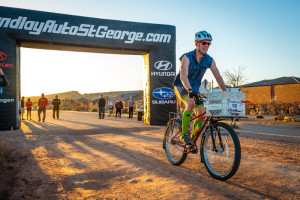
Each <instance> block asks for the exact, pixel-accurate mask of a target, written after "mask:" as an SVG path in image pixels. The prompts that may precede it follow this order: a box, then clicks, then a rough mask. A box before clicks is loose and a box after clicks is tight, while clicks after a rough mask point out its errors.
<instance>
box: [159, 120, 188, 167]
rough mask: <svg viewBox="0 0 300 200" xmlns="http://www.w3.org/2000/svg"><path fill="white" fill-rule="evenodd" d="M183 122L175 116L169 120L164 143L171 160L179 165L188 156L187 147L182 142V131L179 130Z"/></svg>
mask: <svg viewBox="0 0 300 200" xmlns="http://www.w3.org/2000/svg"><path fill="white" fill-rule="evenodd" d="M181 124H182V121H181V119H179V118H173V119H171V120H170V121H169V123H168V125H167V127H166V131H165V137H164V144H163V147H164V149H165V151H166V155H167V158H168V160H169V162H170V163H172V164H173V165H177V166H178V165H180V164H182V163H183V162H184V161H185V159H186V157H187V154H186V153H185V148H184V147H183V144H182V143H181V142H180V135H181V131H179V130H180V127H181Z"/></svg>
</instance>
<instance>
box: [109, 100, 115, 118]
mask: <svg viewBox="0 0 300 200" xmlns="http://www.w3.org/2000/svg"><path fill="white" fill-rule="evenodd" d="M108 110H109V113H108V116H111V115H113V114H114V101H113V100H112V99H110V100H109V101H108Z"/></svg>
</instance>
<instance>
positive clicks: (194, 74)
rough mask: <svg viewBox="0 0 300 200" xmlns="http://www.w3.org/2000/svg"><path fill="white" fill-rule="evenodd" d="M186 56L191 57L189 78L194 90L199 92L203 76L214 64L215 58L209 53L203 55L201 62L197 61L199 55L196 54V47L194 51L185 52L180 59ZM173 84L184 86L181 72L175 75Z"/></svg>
mask: <svg viewBox="0 0 300 200" xmlns="http://www.w3.org/2000/svg"><path fill="white" fill-rule="evenodd" d="M184 56H186V57H187V58H188V59H189V62H190V64H189V74H188V79H189V82H190V85H191V87H192V89H193V91H195V92H198V91H199V88H200V85H201V81H202V78H203V76H204V74H205V72H206V70H207V69H208V68H210V66H211V65H212V61H213V58H212V57H210V56H209V55H208V54H206V55H205V56H203V57H202V58H201V60H200V62H199V63H198V62H197V56H196V49H195V50H193V51H190V52H188V53H185V54H183V55H182V56H181V57H180V58H179V59H180V61H181V60H182V58H183V57H184ZM173 86H183V84H182V82H181V79H180V72H179V73H178V74H177V76H176V77H175V80H174V82H173Z"/></svg>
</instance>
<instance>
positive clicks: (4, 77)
mask: <svg viewBox="0 0 300 200" xmlns="http://www.w3.org/2000/svg"><path fill="white" fill-rule="evenodd" d="M0 77H2V79H3V82H2V85H0V86H7V85H9V82H8V79H7V77H6V76H5V74H4V72H3V71H2V69H1V68H0Z"/></svg>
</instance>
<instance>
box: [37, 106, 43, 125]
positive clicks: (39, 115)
mask: <svg viewBox="0 0 300 200" xmlns="http://www.w3.org/2000/svg"><path fill="white" fill-rule="evenodd" d="M41 112H42V110H41V108H40V107H39V108H38V117H39V122H40V121H41Z"/></svg>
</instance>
